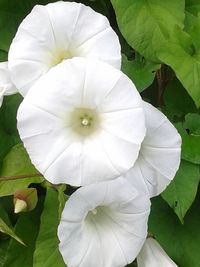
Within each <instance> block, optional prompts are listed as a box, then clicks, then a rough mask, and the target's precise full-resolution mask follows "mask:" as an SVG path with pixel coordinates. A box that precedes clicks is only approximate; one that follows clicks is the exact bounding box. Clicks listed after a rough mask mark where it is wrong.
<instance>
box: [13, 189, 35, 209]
mask: <svg viewBox="0 0 200 267" xmlns="http://www.w3.org/2000/svg"><path fill="white" fill-rule="evenodd" d="M37 201H38V197H37V190H36V189H35V188H27V189H22V190H17V191H16V192H15V194H14V200H13V202H14V212H15V213H19V212H26V211H31V210H33V209H34V208H35V206H36V204H37Z"/></svg>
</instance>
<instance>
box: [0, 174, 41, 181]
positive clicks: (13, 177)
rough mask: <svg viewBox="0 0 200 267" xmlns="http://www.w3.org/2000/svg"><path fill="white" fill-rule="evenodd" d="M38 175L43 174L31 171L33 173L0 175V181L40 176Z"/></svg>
mask: <svg viewBox="0 0 200 267" xmlns="http://www.w3.org/2000/svg"><path fill="white" fill-rule="evenodd" d="M40 176H43V175H42V174H41V173H33V174H24V175H15V176H0V182H2V181H11V180H18V179H25V178H32V177H40Z"/></svg>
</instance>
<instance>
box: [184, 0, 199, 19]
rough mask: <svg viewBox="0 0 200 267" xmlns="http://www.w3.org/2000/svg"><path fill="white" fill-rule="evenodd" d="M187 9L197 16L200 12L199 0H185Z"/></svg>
mask: <svg viewBox="0 0 200 267" xmlns="http://www.w3.org/2000/svg"><path fill="white" fill-rule="evenodd" d="M185 9H186V11H188V12H190V13H191V14H193V15H195V16H197V15H198V13H199V12H200V2H199V0H185Z"/></svg>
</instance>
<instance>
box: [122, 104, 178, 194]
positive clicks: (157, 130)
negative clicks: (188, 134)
mask: <svg viewBox="0 0 200 267" xmlns="http://www.w3.org/2000/svg"><path fill="white" fill-rule="evenodd" d="M143 108H144V113H145V122H146V129H147V131H146V135H145V138H144V140H143V142H142V145H141V149H140V152H139V156H138V159H137V161H136V162H135V164H134V167H133V168H131V169H130V170H129V171H128V172H127V173H126V174H125V175H124V176H125V177H126V178H127V179H128V180H129V182H130V183H131V184H133V185H134V186H136V187H137V188H138V189H139V188H140V190H141V191H145V192H146V193H147V194H148V195H149V196H150V197H153V196H156V195H158V194H160V193H161V192H162V191H163V190H164V189H165V188H166V186H167V185H168V184H169V183H170V182H171V180H172V179H173V178H174V176H175V174H176V172H177V170H178V168H179V164H180V157H181V137H180V135H179V134H178V132H177V130H176V129H175V127H174V126H173V124H172V123H171V122H170V121H169V120H168V119H167V117H166V116H165V115H164V114H162V113H161V112H160V111H159V110H157V109H156V108H154V107H153V106H152V105H151V104H148V103H146V102H143Z"/></svg>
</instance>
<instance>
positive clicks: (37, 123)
mask: <svg viewBox="0 0 200 267" xmlns="http://www.w3.org/2000/svg"><path fill="white" fill-rule="evenodd" d="M119 80H120V84H121V83H122V80H123V83H122V84H123V87H121V90H124V92H125V93H126V94H128V95H129V98H126V97H124V98H123V97H121V98H120V97H118V96H116V95H117V94H120V96H121V90H119V84H118V81H119ZM116 86H117V90H116ZM121 86H122V85H121ZM108 94H111V95H112V96H113V98H115V99H116V102H117V103H116V102H113V99H112V98H108ZM104 99H106V100H105V101H104ZM108 99H110V102H111V103H109V100H108ZM120 100H121V102H120ZM103 102H106V104H105V105H104V107H105V109H106V112H104V107H103V105H102V103H103ZM108 106H109V108H110V109H111V110H115V112H109V113H107V107H108ZM127 107H128V108H129V109H128V110H127ZM81 108H82V109H90V110H94V111H95V114H96V116H97V118H96V117H94V123H95V119H96V123H97V125H96V128H95V131H94V133H92V134H91V135H90V134H88V135H84V136H82V135H81V134H79V133H78V132H76V130H75V126H74V125H77V121H74V119H73V120H72V119H70V118H71V117H70V116H72V115H71V114H72V113H73V112H74V111H76V110H78V109H81ZM117 109H120V111H118V110H117ZM138 121H139V122H138ZM78 123H81V122H79V121H78ZM130 125H131V126H130ZM18 129H19V133H20V136H21V139H22V140H23V142H24V145H25V147H26V149H27V151H28V153H29V156H30V158H31V160H32V162H33V164H34V165H35V166H36V168H38V170H39V171H40V172H41V173H42V174H43V175H45V177H46V178H47V179H48V180H49V181H50V182H52V183H69V184H71V185H75V186H79V185H86V184H90V183H92V182H98V181H102V180H109V179H114V178H116V177H118V176H120V175H121V174H122V173H124V172H126V171H127V170H128V169H129V168H131V166H133V164H134V161H135V160H136V158H137V156H138V152H139V149H140V145H141V142H142V140H143V138H144V133H145V125H144V115H143V110H142V101H141V98H140V95H139V94H138V92H137V91H136V89H135V87H134V86H132V87H131V86H130V82H129V80H128V78H127V77H126V76H124V75H123V74H122V73H121V71H119V70H117V69H115V68H114V67H112V66H110V65H108V64H106V63H103V62H100V61H94V60H92V61H91V60H88V59H85V58H73V59H70V60H67V61H64V62H63V63H61V64H59V65H58V66H56V67H54V68H52V69H51V70H50V71H49V72H48V73H47V74H46V75H44V76H43V77H41V78H40V80H39V81H38V82H36V84H35V85H34V86H33V87H32V88H31V90H30V91H29V93H28V94H27V96H26V98H25V99H24V101H23V102H22V104H21V105H20V107H19V111H18Z"/></svg>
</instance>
